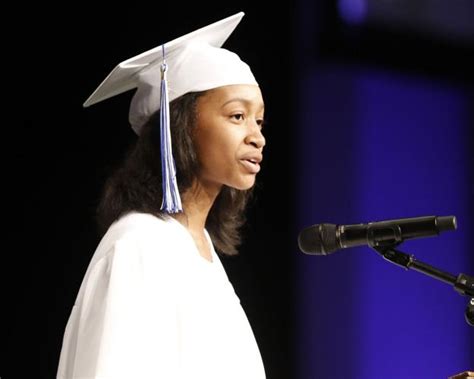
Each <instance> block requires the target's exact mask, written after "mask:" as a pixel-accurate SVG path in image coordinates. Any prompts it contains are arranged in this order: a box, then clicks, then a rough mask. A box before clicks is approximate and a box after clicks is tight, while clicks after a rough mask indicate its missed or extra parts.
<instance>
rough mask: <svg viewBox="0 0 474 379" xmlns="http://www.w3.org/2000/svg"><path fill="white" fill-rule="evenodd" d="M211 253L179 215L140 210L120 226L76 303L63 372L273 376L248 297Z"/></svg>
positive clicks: (107, 239) (73, 378) (111, 378)
mask: <svg viewBox="0 0 474 379" xmlns="http://www.w3.org/2000/svg"><path fill="white" fill-rule="evenodd" d="M206 233H207V232H206ZM207 237H208V239H209V236H208V235H207ZM209 241H210V239H209ZM212 258H213V262H212V263H211V262H209V261H207V260H205V259H204V258H202V257H201V256H200V255H199V252H198V250H197V248H196V246H195V244H194V241H193V239H192V237H191V235H190V234H189V232H188V231H187V230H186V228H184V227H183V226H182V225H181V224H180V223H179V222H178V221H176V220H174V219H173V218H171V217H170V218H168V219H167V220H160V219H158V218H156V217H154V216H152V215H148V214H139V213H132V214H129V215H127V216H124V217H123V218H122V219H120V220H119V221H118V222H116V223H115V224H114V225H112V226H111V227H110V229H109V231H108V232H107V233H106V235H105V236H104V238H103V239H102V241H101V242H100V244H99V246H98V248H97V250H96V252H95V254H94V256H93V258H92V260H91V262H90V265H89V267H88V269H87V272H86V275H85V277H84V280H83V282H82V285H81V288H80V290H79V294H78V296H77V299H76V302H75V305H74V307H73V309H72V312H71V315H70V318H69V321H68V324H67V327H66V330H65V334H64V340H63V346H62V350H61V356H60V362H59V367H58V373H57V378H58V379H79V378H80V379H89V378H90V379H91V378H102V379H125V378H126V379H132V378H133V379H152V378H155V379H158V378H166V379H188V378H196V379H199V378H203V379H204V378H205V379H213V378H215V379H224V378H226V379H234V378H235V379H237V378H239V379H244V378H245V379H263V378H265V373H264V369H263V364H262V360H261V356H260V352H259V350H258V347H257V344H256V341H255V338H254V335H253V332H252V329H251V327H250V324H249V322H248V320H247V317H246V315H245V313H244V311H243V309H242V307H241V305H240V301H239V299H238V297H237V296H236V294H235V292H234V289H233V287H232V285H231V284H230V282H229V281H228V278H227V275H226V273H225V271H224V269H223V267H222V264H221V262H220V260H219V258H218V256H217V255H216V253H215V251H212Z"/></svg>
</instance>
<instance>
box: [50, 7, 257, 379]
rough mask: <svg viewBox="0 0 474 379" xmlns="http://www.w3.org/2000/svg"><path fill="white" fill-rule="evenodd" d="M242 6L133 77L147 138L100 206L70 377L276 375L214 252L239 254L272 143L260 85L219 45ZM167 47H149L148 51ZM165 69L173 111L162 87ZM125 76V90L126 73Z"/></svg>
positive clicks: (61, 373)
mask: <svg viewBox="0 0 474 379" xmlns="http://www.w3.org/2000/svg"><path fill="white" fill-rule="evenodd" d="M242 15H243V14H237V15H235V16H232V17H230V18H228V19H225V20H222V21H220V22H218V23H215V24H212V25H210V26H208V27H206V28H203V29H200V30H199V31H197V32H194V33H191V34H190V35H188V36H185V37H181V38H180V39H178V40H177V41H178V42H177V43H174V42H175V41H172V42H170V43H169V44H167V45H168V57H169V58H168V59H167V61H166V63H165V65H167V66H165V65H164V63H163V57H162V59H161V61H160V62H161V63H160V64H161V68H160V70H161V74H160V75H157V73H156V72H155V73H154V72H153V69H150V68H149V65H145V67H147V68H148V69H147V70H142V71H140V72H139V73H138V74H134V75H132V76H133V77H137V76H138V78H139V79H138V82H137V83H138V84H137V92H136V94H135V96H134V99H133V101H132V106H131V109H130V115H131V118H130V119H131V123H132V126H133V127H134V129H135V130H136V131H137V133H138V134H139V138H138V140H137V142H136V144H135V146H134V147H133V148H132V149H131V151H130V152H129V154H128V156H127V158H126V159H125V161H124V162H123V164H122V165H121V166H120V167H119V168H118V170H116V172H114V173H113V174H112V176H111V177H110V178H109V180H108V181H107V183H106V186H105V190H104V193H103V197H102V199H101V203H100V206H99V210H98V216H99V221H100V224H101V226H102V227H103V228H104V231H105V235H104V237H103V238H102V240H101V242H100V244H99V246H98V247H97V250H96V252H95V254H94V256H93V258H92V260H91V262H90V265H89V267H88V270H87V273H86V275H85V278H84V280H83V283H82V285H81V288H80V291H79V294H78V296H77V299H76V302H75V305H74V307H73V310H72V313H71V316H70V318H69V321H68V324H67V327H66V331H65V335H64V341H63V347H62V351H61V357H60V363H59V368H58V376H57V377H58V378H128V379H129V378H136V379H140V378H143V379H145V378H146V379H149V378H150V379H151V378H167V379H169V378H183V379H184V378H206V379H210V378H219V379H222V378H246V379H251V378H255V379H257V378H258V379H260V378H264V377H265V373H264V368H263V364H262V360H261V356H260V353H259V350H258V347H257V343H256V341H255V338H254V336H253V333H252V329H251V327H250V324H249V322H248V320H247V318H246V315H245V313H244V311H243V309H242V307H241V305H240V301H239V299H238V297H237V296H236V294H235V292H234V290H233V287H232V285H231V284H230V282H229V281H228V278H227V275H226V273H225V271H224V269H223V267H222V265H221V262H220V260H219V257H218V256H217V254H216V250H217V251H219V252H220V253H222V254H235V253H236V251H237V246H238V244H239V227H240V226H241V225H242V223H243V222H244V211H245V206H246V203H247V200H248V198H249V195H250V192H251V189H252V187H253V185H254V183H255V179H256V175H257V174H258V172H259V171H260V162H261V161H262V158H263V155H262V153H263V148H264V146H265V138H264V136H263V135H262V124H263V117H264V102H263V98H262V93H261V91H260V88H259V86H258V84H257V82H256V81H255V78H254V77H253V75H252V73H251V71H250V69H249V68H248V66H247V65H246V64H245V63H244V62H242V61H241V60H240V58H238V56H237V55H235V54H234V53H231V52H229V51H228V50H225V49H222V48H220V47H219V46H215V45H216V44H217V45H220V44H222V43H223V41H224V40H225V38H226V36H227V35H229V34H230V33H231V32H232V30H233V29H234V28H235V26H236V25H237V23H238V22H239V21H240V19H241V17H242ZM216 35H217V37H219V38H216ZM189 36H190V37H189ZM223 36H224V37H223ZM203 37H204V39H203ZM206 39H207V41H205V43H204V42H203V40H206ZM158 52H159V49H158V50H157V49H154V50H153V52H152V53H153V54H152V57H150V55H148V54H146V53H145V58H146V60H148V62H152V61H154V60H156V59H155V58H156V56H155V55H156V54H155V53H157V54H158ZM161 54H163V53H162V52H161ZM163 55H164V54H163ZM143 57H144V55H143V54H142V55H140V56H138V57H137V58H138V59H139V60H140V59H141V60H143ZM119 66H120V69H121V70H122V69H123V68H124V67H132V69H133V70H135V69H136V67H137V65H136V64H133V65H129V66H127V65H126V64H125V65H124V64H122V65H119ZM165 70H169V71H168V78H167V79H166V80H167V82H168V84H169V88H170V98H169V100H170V101H171V100H172V101H171V102H170V103H169V110H168V109H165V108H166V106H167V104H166V103H163V101H162V100H163V96H165V95H164V92H162V91H157V90H156V88H157V87H158V86H160V79H159V78H161V79H163V71H165ZM190 71H192V74H189V72H190ZM114 75H115V74H113V73H112V75H111V76H109V79H110V80H112V82H113V83H112V84H114V85H113V86H112V87H113V88H115V94H116V93H117V90H116V89H117V88H118V86H117V80H118V79H117V78H120V79H122V78H123V77H124V75H123V72H121V73H120V74H118V76H117V75H115V76H116V77H115V78H114ZM110 80H109V82H110ZM134 80H135V79H134ZM122 84H123V83H122ZM120 85H121V84H120V83H119V87H120ZM162 85H163V82H161V87H160V88H161V89H162V88H163V87H162ZM107 86H108V84H107V80H106V81H105V82H103V83H102V84H101V87H102V89H101V87H99V90H98V91H96V92H95V93H94V94H93V96H98V98H101V97H102V98H106V97H110V96H107V94H106V92H107V91H110V88H108V89H107ZM104 87H105V88H106V89H107V91H105V92H104V90H103V89H104ZM109 87H110V86H109ZM123 88H127V89H130V86H129V85H123ZM112 92H113V91H112ZM118 93H119V92H118ZM157 93H159V95H158V97H161V99H159V98H157ZM104 96H105V97H104ZM99 101H100V100H99ZM164 109H165V112H164ZM168 111H169V112H168ZM166 117H168V119H169V124H170V133H171V136H170V137H171V142H172V143H171V146H172V153H173V156H174V164H175V168H176V178H177V188H179V196H178V198H179V201H178V202H177V203H175V204H174V206H173V207H171V210H170V209H169V208H166V207H164V203H165V202H166V201H165V199H164V198H165V197H166V196H169V193H167V191H168V189H169V186H170V183H169V182H167V183H165V181H166V180H168V181H169V180H170V176H169V174H165V173H164V170H166V168H165V166H164V165H163V164H162V158H169V155H170V153H171V151H170V150H169V149H168V150H167V149H163V146H166V141H165V142H163V133H164V132H163V129H161V131H160V123H161V124H163V119H164V118H166ZM165 121H166V120H165ZM165 155H166V157H164V156H165ZM173 168H174V167H173ZM171 176H172V175H171ZM171 181H172V178H171ZM171 185H172V183H171ZM176 204H178V205H176ZM177 208H179V209H177Z"/></svg>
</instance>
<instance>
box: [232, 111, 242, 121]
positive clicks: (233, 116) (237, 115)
mask: <svg viewBox="0 0 474 379" xmlns="http://www.w3.org/2000/svg"><path fill="white" fill-rule="evenodd" d="M231 117H232V118H233V119H234V120H237V121H242V120H243V119H244V115H243V114H242V113H236V114H234V115H232V116H231Z"/></svg>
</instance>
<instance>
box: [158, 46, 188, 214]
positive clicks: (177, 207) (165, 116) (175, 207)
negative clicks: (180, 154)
mask: <svg viewBox="0 0 474 379" xmlns="http://www.w3.org/2000/svg"><path fill="white" fill-rule="evenodd" d="M162 50H163V64H162V65H161V99H160V136H161V138H160V140H161V144H160V147H161V172H162V176H163V202H162V203H161V210H162V211H164V212H166V213H178V212H182V211H183V207H182V205H181V197H180V196H179V190H178V183H177V180H176V167H175V163H174V159H173V151H172V148H171V131H170V119H169V109H170V108H169V102H168V84H167V81H166V70H167V69H168V66H167V65H166V61H165V59H164V57H165V49H164V46H163V48H162Z"/></svg>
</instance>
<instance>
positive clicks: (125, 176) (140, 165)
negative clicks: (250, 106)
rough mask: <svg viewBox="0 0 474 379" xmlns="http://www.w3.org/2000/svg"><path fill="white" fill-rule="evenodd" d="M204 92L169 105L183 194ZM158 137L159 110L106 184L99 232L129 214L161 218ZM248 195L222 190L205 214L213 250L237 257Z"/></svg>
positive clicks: (194, 168) (193, 163)
mask: <svg viewBox="0 0 474 379" xmlns="http://www.w3.org/2000/svg"><path fill="white" fill-rule="evenodd" d="M204 93H205V92H193V93H189V94H186V95H183V96H181V97H180V98H178V99H176V100H174V101H172V102H171V103H170V124H171V139H172V148H173V155H174V159H175V164H176V174H177V179H178V187H179V191H180V194H181V195H183V193H185V192H186V191H187V190H188V189H190V188H191V185H192V184H193V182H194V180H195V179H196V178H197V173H198V172H199V162H198V159H197V154H196V149H195V145H194V138H193V135H194V128H195V127H196V115H197V111H196V106H197V99H198V97H199V96H201V95H202V94H204ZM159 134H160V133H159V111H158V112H157V113H155V114H154V115H153V116H152V117H151V118H150V120H149V121H148V122H147V123H146V124H145V125H144V126H143V128H142V131H141V133H140V136H139V137H138V139H137V141H136V142H135V144H134V145H133V146H132V147H131V149H130V150H129V151H128V153H127V155H126V157H125V159H124V161H123V162H122V163H121V164H120V165H119V167H118V168H117V169H116V170H115V171H114V172H113V173H112V175H111V176H110V177H109V178H108V179H107V180H106V182H105V186H104V189H103V192H102V196H101V199H100V202H99V205H98V207H97V221H98V224H99V227H100V229H101V232H105V231H106V230H107V229H108V228H109V227H110V225H111V224H112V223H113V222H114V221H116V220H117V219H119V218H120V217H121V216H123V215H125V214H126V213H128V212H131V211H136V212H142V213H150V214H153V215H155V216H157V217H159V218H164V216H165V214H164V213H163V212H162V211H161V210H160V207H161V202H162V198H163V190H162V182H161V180H162V174H161V155H160V135H159ZM251 193H252V189H250V190H245V191H241V190H236V189H234V188H230V187H227V186H223V187H222V189H221V191H220V193H219V195H218V196H217V198H216V200H215V202H214V204H213V206H212V208H211V210H210V212H209V215H208V217H207V220H206V229H207V231H208V232H209V235H210V236H211V239H212V242H213V244H214V246H215V248H216V250H218V251H219V252H220V253H222V254H226V255H235V254H237V247H238V245H239V244H240V242H241V235H240V227H241V226H242V224H243V223H244V222H245V208H246V206H247V203H248V201H249V199H250V197H251ZM184 213H186V209H184Z"/></svg>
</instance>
